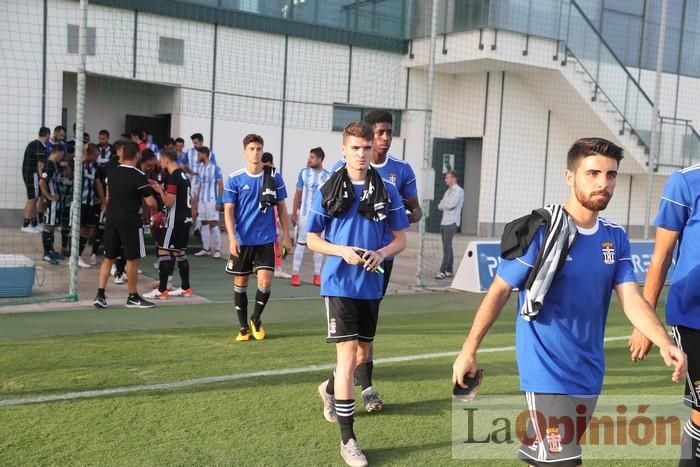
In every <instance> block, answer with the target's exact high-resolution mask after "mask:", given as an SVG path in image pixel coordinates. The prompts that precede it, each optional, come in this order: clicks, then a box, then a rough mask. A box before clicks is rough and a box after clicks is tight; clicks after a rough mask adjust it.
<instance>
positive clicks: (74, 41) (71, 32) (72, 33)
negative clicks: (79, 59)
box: [68, 24, 97, 55]
mask: <svg viewBox="0 0 700 467" xmlns="http://www.w3.org/2000/svg"><path fill="white" fill-rule="evenodd" d="M78 34H79V28H78V25H77V24H69V25H68V53H69V54H78V53H79V52H80V51H79V50H78ZM96 37H97V32H96V30H95V28H87V54H88V55H95V42H96V41H97V39H96Z"/></svg>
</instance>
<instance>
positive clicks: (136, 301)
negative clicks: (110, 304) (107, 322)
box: [126, 294, 156, 308]
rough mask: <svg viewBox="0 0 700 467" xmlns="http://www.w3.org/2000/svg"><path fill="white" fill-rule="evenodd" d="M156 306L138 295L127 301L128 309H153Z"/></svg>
mask: <svg viewBox="0 0 700 467" xmlns="http://www.w3.org/2000/svg"><path fill="white" fill-rule="evenodd" d="M154 306H156V305H155V304H154V303H152V302H149V301H148V300H144V299H143V298H141V296H140V295H138V294H136V295H134V296H133V297H129V298H127V299H126V307H127V308H153V307H154Z"/></svg>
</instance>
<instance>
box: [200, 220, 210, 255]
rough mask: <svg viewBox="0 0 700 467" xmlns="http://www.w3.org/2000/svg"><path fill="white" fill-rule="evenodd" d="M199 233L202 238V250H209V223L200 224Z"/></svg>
mask: <svg viewBox="0 0 700 467" xmlns="http://www.w3.org/2000/svg"><path fill="white" fill-rule="evenodd" d="M199 234H200V237H201V238H202V250H207V251H209V225H202V228H201V229H199Z"/></svg>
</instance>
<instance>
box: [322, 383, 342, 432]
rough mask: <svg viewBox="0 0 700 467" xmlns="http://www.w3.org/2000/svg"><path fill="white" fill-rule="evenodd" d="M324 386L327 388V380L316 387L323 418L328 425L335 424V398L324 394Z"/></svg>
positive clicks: (336, 420) (326, 393)
mask: <svg viewBox="0 0 700 467" xmlns="http://www.w3.org/2000/svg"><path fill="white" fill-rule="evenodd" d="M326 386H328V380H325V381H324V382H322V383H321V384H319V385H318V395H319V396H321V400H322V401H323V418H325V419H326V421H327V422H329V423H337V422H338V417H337V415H336V414H335V396H334V395H333V394H328V392H326Z"/></svg>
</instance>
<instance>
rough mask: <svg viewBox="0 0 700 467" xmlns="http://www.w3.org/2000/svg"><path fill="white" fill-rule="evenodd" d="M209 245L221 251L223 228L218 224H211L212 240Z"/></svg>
mask: <svg viewBox="0 0 700 467" xmlns="http://www.w3.org/2000/svg"><path fill="white" fill-rule="evenodd" d="M209 246H210V247H212V249H213V250H214V251H221V229H219V226H218V225H212V226H211V242H210V243H209Z"/></svg>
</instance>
